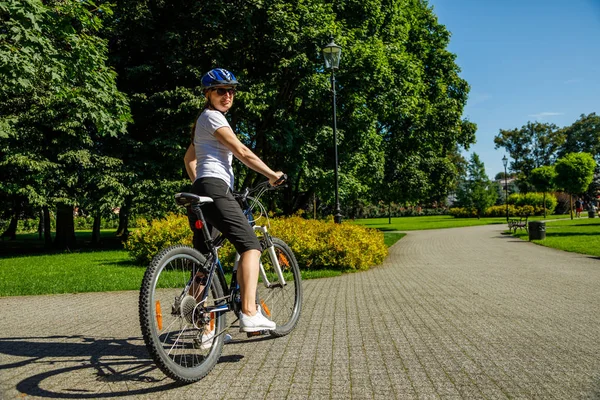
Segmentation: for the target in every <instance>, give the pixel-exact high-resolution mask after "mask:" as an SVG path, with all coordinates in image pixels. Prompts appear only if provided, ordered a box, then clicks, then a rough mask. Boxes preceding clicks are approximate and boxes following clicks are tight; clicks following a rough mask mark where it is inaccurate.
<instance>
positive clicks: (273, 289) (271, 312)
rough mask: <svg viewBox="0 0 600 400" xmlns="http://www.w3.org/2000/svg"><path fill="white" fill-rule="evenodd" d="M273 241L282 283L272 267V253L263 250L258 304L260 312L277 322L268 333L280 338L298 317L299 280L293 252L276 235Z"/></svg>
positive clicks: (299, 309) (300, 294)
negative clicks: (262, 271)
mask: <svg viewBox="0 0 600 400" xmlns="http://www.w3.org/2000/svg"><path fill="white" fill-rule="evenodd" d="M271 239H272V241H273V249H274V257H275V258H276V260H277V262H278V263H279V265H280V267H281V271H282V273H283V278H284V281H285V284H282V283H281V282H280V279H279V276H278V274H277V271H276V270H275V267H274V261H275V260H274V259H273V254H272V253H271V252H270V251H269V249H268V248H267V249H265V250H263V252H262V254H261V256H260V262H261V264H262V267H263V269H264V272H265V273H264V276H263V274H262V273H261V274H260V277H259V281H258V297H257V300H258V304H259V305H260V306H261V308H262V311H263V314H264V315H265V316H266V317H268V318H270V319H271V320H272V321H274V322H275V323H276V324H277V328H275V329H274V330H272V331H270V334H271V336H275V337H280V336H284V335H287V334H288V333H290V332H291V331H292V330H293V329H294V327H295V326H296V324H297V323H298V319H299V318H300V312H301V310H302V280H301V277H300V268H299V267H298V262H297V261H296V257H295V256H294V253H293V252H292V250H291V249H290V248H289V246H288V245H287V244H286V243H285V242H284V241H283V240H281V239H279V238H271Z"/></svg>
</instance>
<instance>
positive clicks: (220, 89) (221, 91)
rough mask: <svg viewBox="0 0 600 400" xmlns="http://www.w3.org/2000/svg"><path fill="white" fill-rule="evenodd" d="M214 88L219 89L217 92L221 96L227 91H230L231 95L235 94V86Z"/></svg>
mask: <svg viewBox="0 0 600 400" xmlns="http://www.w3.org/2000/svg"><path fill="white" fill-rule="evenodd" d="M213 90H216V91H217V94H218V95H219V96H225V93H229V94H230V95H232V96H233V95H235V92H236V90H235V88H229V89H225V88H214V89H213Z"/></svg>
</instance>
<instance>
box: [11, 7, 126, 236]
mask: <svg viewBox="0 0 600 400" xmlns="http://www.w3.org/2000/svg"><path fill="white" fill-rule="evenodd" d="M106 14H110V8H108V7H104V6H96V5H94V4H93V3H91V2H90V1H66V2H65V1H46V2H45V3H42V2H41V1H40V0H18V1H17V0H8V1H2V2H0V20H1V21H2V28H0V60H2V62H1V63H0V154H1V155H2V157H1V159H0V173H1V174H2V176H3V177H5V178H6V179H4V178H3V180H2V182H1V183H0V192H1V193H2V196H3V197H4V199H8V200H9V201H11V202H12V203H13V205H14V207H13V211H15V212H16V211H17V210H20V208H21V206H23V205H25V204H27V205H28V206H30V207H36V208H40V207H44V208H45V209H47V208H48V207H53V206H56V205H60V204H68V205H71V219H72V205H74V204H81V203H83V202H86V203H87V204H89V205H90V208H91V209H96V210H100V209H102V208H105V207H106V205H107V204H111V203H112V204H113V205H115V206H116V205H118V204H119V201H120V199H119V193H120V192H121V191H122V186H123V184H122V182H121V181H120V180H119V179H118V175H119V173H120V171H121V168H120V167H121V160H120V159H119V158H116V157H115V156H114V152H113V149H114V147H115V146H116V144H115V139H116V138H117V137H118V136H122V135H124V134H125V133H126V125H127V122H128V121H129V120H130V116H129V108H128V103H127V99H126V97H125V96H124V95H123V94H122V93H120V92H119V91H118V90H117V85H116V75H115V72H114V71H113V70H112V69H111V68H110V67H108V66H107V64H106V61H107V43H106V41H105V40H103V39H101V38H100V37H98V36H97V35H96V34H97V32H98V30H99V29H100V27H101V19H100V16H101V15H106ZM59 239H60V240H63V239H65V237H62V238H58V237H57V240H59ZM66 240H70V238H69V237H68V233H67V237H66Z"/></svg>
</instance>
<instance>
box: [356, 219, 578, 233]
mask: <svg viewBox="0 0 600 400" xmlns="http://www.w3.org/2000/svg"><path fill="white" fill-rule="evenodd" d="M568 217H569V216H568V215H551V216H550V215H549V216H548V217H547V218H546V219H554V218H568ZM541 219H543V218H542V217H531V218H530V219H529V220H530V221H534V220H541ZM354 223H355V224H359V225H363V226H366V227H367V228H376V229H379V230H381V231H384V232H385V231H414V230H421V229H444V228H458V227H463V226H476V225H490V224H506V218H505V217H494V218H481V219H477V218H454V217H453V216H451V215H430V216H424V217H396V218H392V223H391V224H390V223H389V220H388V218H369V219H357V220H354Z"/></svg>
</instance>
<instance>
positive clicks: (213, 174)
mask: <svg viewBox="0 0 600 400" xmlns="http://www.w3.org/2000/svg"><path fill="white" fill-rule="evenodd" d="M223 126H228V127H230V128H231V126H230V125H229V122H228V121H227V119H226V118H225V116H224V115H223V114H221V112H219V111H216V110H209V109H206V110H204V111H203V112H202V114H200V116H199V117H198V121H197V122H196V130H195V132H194V149H195V152H196V179H198V178H207V177H210V178H219V179H222V180H224V181H225V182H226V183H227V184H228V185H229V187H230V188H232V189H233V168H232V167H231V162H232V161H233V153H232V152H231V151H229V149H228V148H227V147H225V146H223V145H222V144H221V142H219V141H218V140H217V138H215V131H216V130H217V129H219V128H221V127H223Z"/></svg>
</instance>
